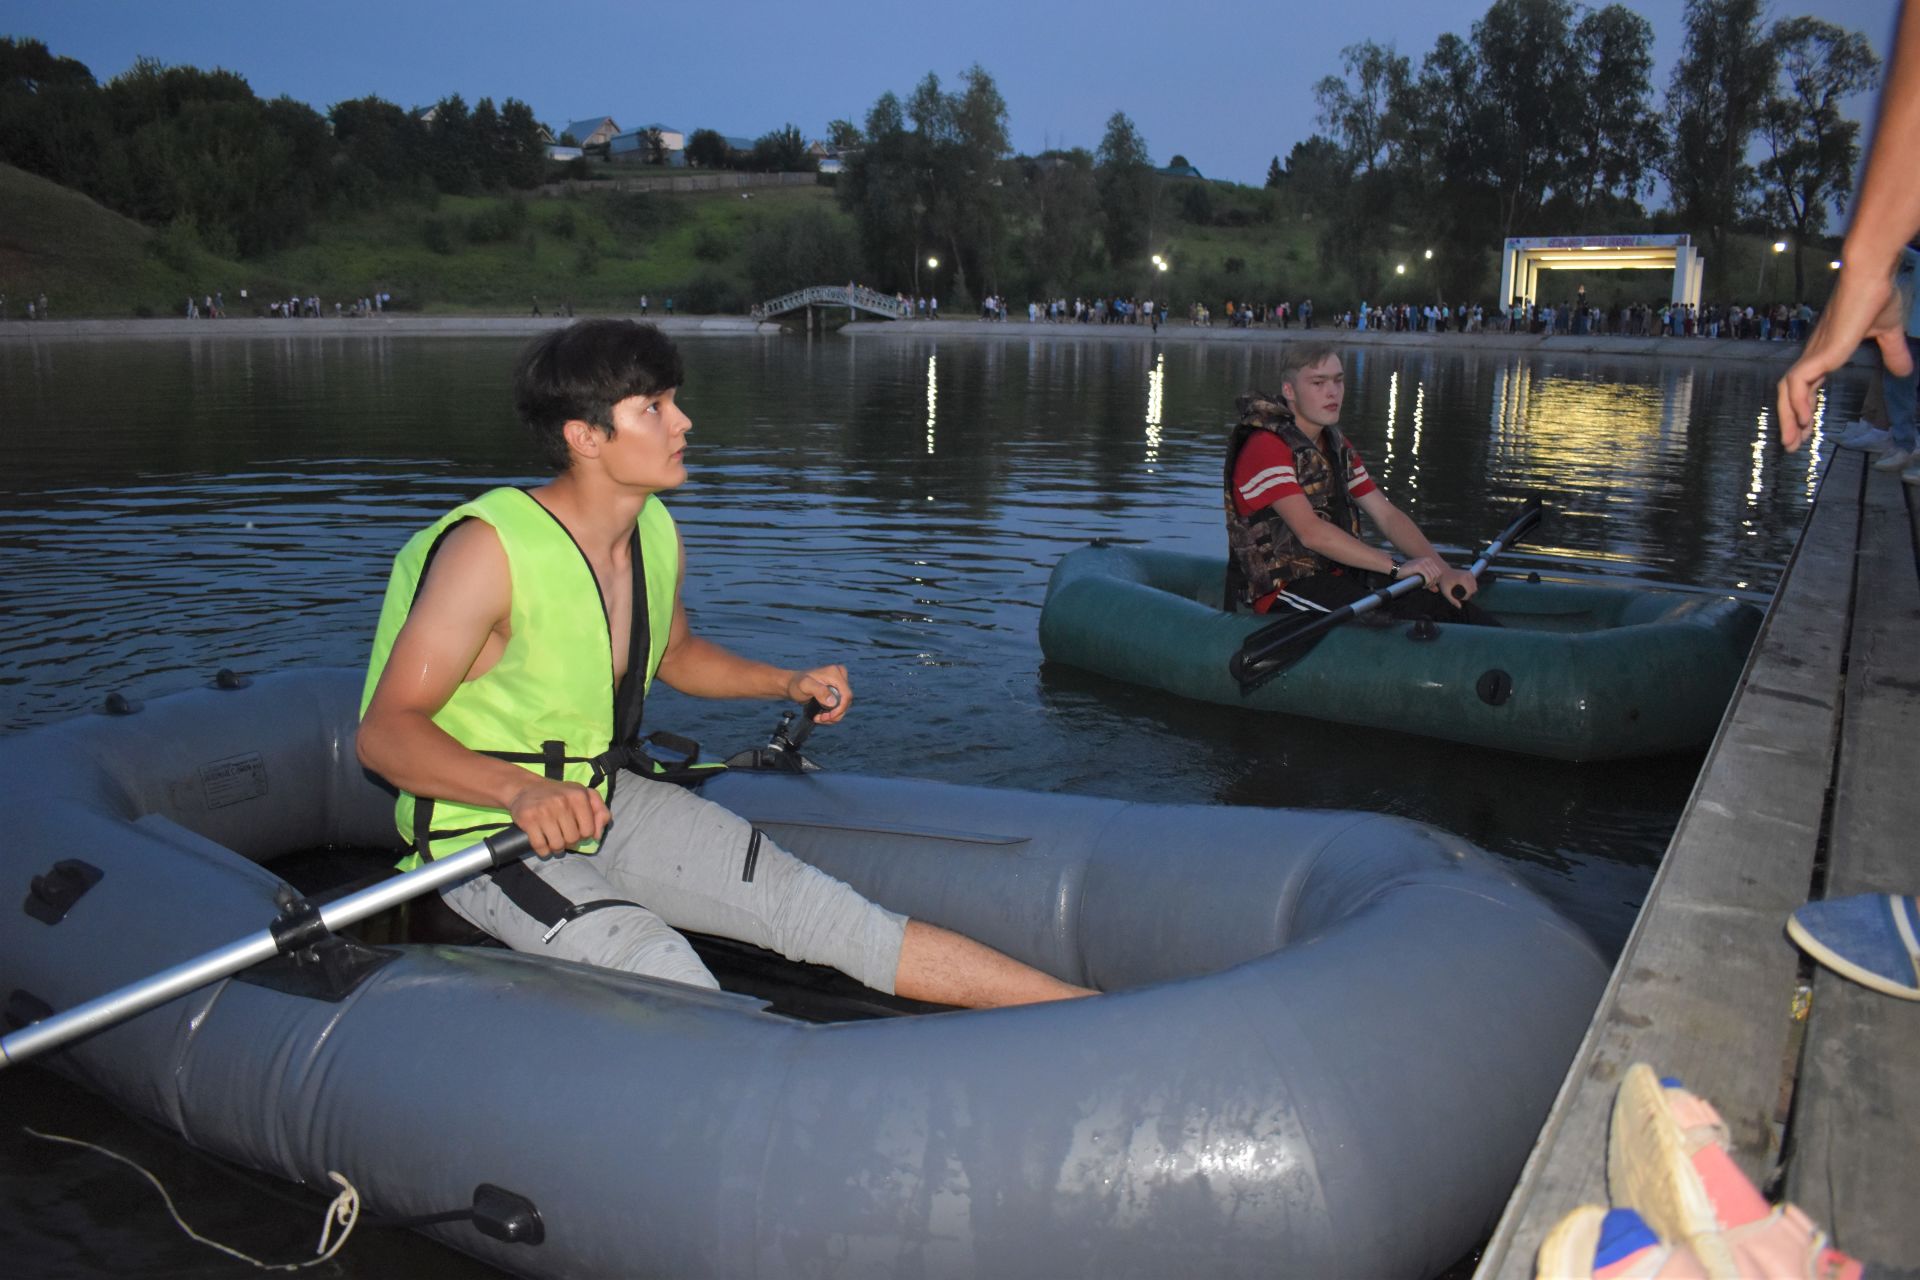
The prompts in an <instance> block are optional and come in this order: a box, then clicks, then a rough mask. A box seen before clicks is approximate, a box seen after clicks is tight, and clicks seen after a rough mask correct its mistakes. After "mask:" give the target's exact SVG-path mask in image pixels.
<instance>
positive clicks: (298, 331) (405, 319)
mask: <svg viewBox="0 0 1920 1280" xmlns="http://www.w3.org/2000/svg"><path fill="white" fill-rule="evenodd" d="M635 318H638V317H635ZM647 319H649V320H651V321H652V322H653V323H655V324H657V325H659V326H660V327H661V328H662V329H665V330H666V331H667V332H669V333H671V334H674V335H676V336H690V335H696V334H762V333H764V334H777V333H779V332H780V327H779V326H778V325H774V324H764V323H762V322H760V321H757V320H752V319H749V318H747V317H746V316H671V317H667V316H658V315H653V316H648V317H647ZM569 323H571V321H570V320H568V319H566V318H565V317H560V316H422V315H407V314H405V313H390V314H385V315H378V316H370V317H367V318H364V319H338V320H336V319H332V318H325V319H317V320H279V319H272V318H269V317H257V316H244V317H237V318H230V319H225V320H188V319H186V318H185V317H183V316H182V317H167V318H165V319H154V320H46V321H32V322H29V321H26V320H8V321H4V322H0V341H7V340H16V341H18V340H22V339H25V340H32V341H46V340H59V339H66V338H113V339H139V338H170V339H180V338H390V337H401V336H407V337H413V336H429V337H455V338H485V337H509V338H516V337H532V336H533V335H535V334H540V333H546V332H547V331H549V330H551V329H557V328H559V327H561V326H562V325H566V324H569Z"/></svg>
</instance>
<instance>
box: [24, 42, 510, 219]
mask: <svg viewBox="0 0 1920 1280" xmlns="http://www.w3.org/2000/svg"><path fill="white" fill-rule="evenodd" d="M0 160H4V161H5V162H6V163H8V164H11V165H14V166H16V167H18V168H21V169H25V170H27V171H29V172H31V173H36V174H39V175H41V176H42V177H46V178H49V179H51V180H53V181H55V182H58V183H60V184H62V185H64V186H68V187H72V188H74V189H76V190H79V191H82V192H85V193H86V194H87V195H89V196H91V197H93V198H94V199H95V200H98V201H99V202H100V203H101V204H103V205H105V206H106V207H107V208H109V209H113V210H115V211H116V212H119V213H123V214H125V215H127V216H128V217H130V218H134V219H136V220H138V221H140V222H144V223H147V224H149V225H151V226H156V227H161V228H166V229H168V230H169V231H171V232H173V233H174V234H175V235H176V236H178V235H181V234H184V233H187V232H191V234H192V235H193V236H194V237H196V238H197V239H198V240H199V242H200V243H201V244H203V245H204V246H206V247H207V248H209V249H211V250H213V251H214V252H216V253H220V254H222V255H223V256H229V257H231V256H234V255H236V254H238V255H249V254H256V253H262V252H266V251H269V250H272V249H277V248H282V247H285V246H287V245H290V244H295V243H299V242H301V241H302V240H303V239H305V238H306V236H307V234H308V232H309V230H310V227H311V224H312V220H313V218H314V217H315V216H316V214H317V213H320V212H322V211H324V210H326V209H328V208H330V207H337V206H341V205H349V204H350V205H355V206H363V207H364V206H367V205H378V204H383V203H386V202H389V201H393V200H401V199H419V198H430V197H431V196H433V195H434V194H436V193H447V194H468V193H476V192H483V191H503V190H510V189H524V188H528V187H533V186H536V185H538V184H539V183H540V182H541V181H542V180H543V179H544V177H545V173H546V163H547V161H546V145H545V142H544V140H543V138H542V136H541V126H540V123H539V121H538V120H536V119H535V118H534V114H533V111H532V109H531V108H529V107H528V106H527V104H526V103H524V102H520V101H518V100H517V99H514V98H508V99H506V100H505V101H503V102H501V103H500V104H499V105H498V106H496V105H495V104H494V102H493V100H492V99H491V98H482V99H480V101H479V102H477V103H475V104H474V105H473V106H472V107H471V108H469V107H468V105H467V104H466V102H465V100H463V99H462V98H461V97H460V96H459V95H458V94H454V95H452V96H450V97H446V98H442V99H441V100H440V101H439V102H438V103H436V104H435V105H434V106H433V108H432V109H431V110H430V111H421V112H414V111H407V110H403V109H402V108H400V107H398V106H396V105H395V104H393V103H391V102H386V101H384V100H382V99H380V98H377V97H365V98H356V99H352V100H350V101H346V102H340V103H336V104H335V105H334V106H333V107H332V108H330V109H329V110H328V112H327V114H326V115H325V116H322V115H321V114H320V113H318V112H316V111H315V110H314V109H313V108H311V107H309V106H307V105H306V104H305V103H301V102H296V101H294V100H293V99H291V98H288V97H279V98H275V99H273V100H272V101H264V100H262V99H261V98H259V97H258V96H257V95H256V94H255V93H254V92H253V90H252V88H251V87H249V86H248V84H247V82H246V80H245V79H244V78H243V77H241V76H239V75H237V74H235V73H233V72H231V71H222V70H214V71H202V70H199V69H197V68H194V67H186V66H178V67H167V66H162V65H160V64H159V63H158V62H156V61H154V60H152V59H150V58H142V59H140V60H139V61H137V62H136V63H134V65H133V66H132V67H131V68H130V69H129V70H127V71H126V72H124V73H122V74H121V75H118V76H115V77H114V78H113V79H111V80H109V81H107V82H106V83H105V84H101V83H99V82H97V81H96V80H95V79H94V76H93V73H92V72H91V71H90V70H88V68H87V67H86V66H85V65H84V64H83V63H80V62H78V61H76V60H75V59H72V58H66V57H58V56H55V55H54V54H53V53H51V52H50V51H49V50H48V49H47V47H46V45H45V44H43V43H41V42H40V41H37V40H13V39H6V38H0Z"/></svg>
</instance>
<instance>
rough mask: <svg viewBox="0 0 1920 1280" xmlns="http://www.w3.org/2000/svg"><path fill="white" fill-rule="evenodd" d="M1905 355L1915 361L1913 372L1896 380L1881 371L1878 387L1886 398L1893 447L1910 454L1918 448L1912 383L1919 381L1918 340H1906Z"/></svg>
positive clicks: (1919, 352) (1919, 434)
mask: <svg viewBox="0 0 1920 1280" xmlns="http://www.w3.org/2000/svg"><path fill="white" fill-rule="evenodd" d="M1907 353H1908V354H1909V355H1911V356H1913V357H1914V359H1915V361H1916V364H1915V367H1914V371H1913V372H1912V373H1910V374H1908V375H1907V376H1906V377H1904V378H1896V377H1894V376H1893V375H1892V374H1890V373H1887V372H1885V371H1884V370H1883V371H1882V372H1881V374H1880V387H1881V390H1883V391H1885V392H1886V396H1887V426H1888V428H1889V429H1890V430H1891V431H1892V432H1893V447H1894V448H1896V449H1905V450H1907V451H1908V452H1912V451H1913V450H1914V449H1915V448H1916V447H1920V429H1917V428H1916V426H1915V422H1914V390H1915V387H1914V383H1915V380H1916V379H1920V340H1917V339H1914V338H1908V339H1907Z"/></svg>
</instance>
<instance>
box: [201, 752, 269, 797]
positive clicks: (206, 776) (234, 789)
mask: <svg viewBox="0 0 1920 1280" xmlns="http://www.w3.org/2000/svg"><path fill="white" fill-rule="evenodd" d="M200 789H201V790H202V791H204V792H205V793H206V796H207V808H209V809H222V808H225V807H226V806H227V805H230V804H239V803H240V802H241V801H242V800H253V799H257V798H258V797H260V796H263V795H265V794H267V762H266V761H265V760H263V759H261V758H260V756H259V755H258V754H257V753H250V754H248V755H244V756H228V757H227V758H226V759H225V760H215V761H214V762H213V763H212V764H203V765H201V766H200Z"/></svg>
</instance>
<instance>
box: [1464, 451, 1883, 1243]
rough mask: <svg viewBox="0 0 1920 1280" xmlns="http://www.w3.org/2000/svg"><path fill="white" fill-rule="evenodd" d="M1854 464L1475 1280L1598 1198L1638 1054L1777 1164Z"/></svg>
mask: <svg viewBox="0 0 1920 1280" xmlns="http://www.w3.org/2000/svg"><path fill="white" fill-rule="evenodd" d="M1863 474H1864V472H1863V467H1862V462H1861V459H1860V457H1859V456H1858V455H1857V454H1842V455H1840V456H1839V457H1837V458H1835V459H1834V460H1833V461H1832V462H1831V463H1829V465H1828V469H1827V472H1826V474H1825V476H1824V477H1823V479H1822V482H1821V483H1822V487H1821V491H1820V498H1819V500H1817V501H1816V502H1815V504H1814V507H1813V510H1812V512H1811V514H1810V516H1809V518H1808V525H1807V529H1806V532H1805V534H1804V535H1803V537H1802V538H1801V541H1800V543H1799V545H1798V546H1797V547H1796V548H1795V551H1794V555H1793V557H1792V559H1791V560H1790V561H1789V562H1788V565H1787V568H1786V570H1785V572H1784V573H1783V575H1782V579H1781V583H1780V586H1779V588H1778V589H1777V591H1776V593H1775V599H1774V602H1773V606H1772V608H1770V609H1769V610H1768V614H1767V620H1766V622H1765V623H1764V624H1763V625H1762V628H1761V631H1760V635H1759V637H1758V639H1757V640H1756V641H1755V645H1754V652H1753V654H1752V656H1751V657H1750V658H1749V661H1748V667H1747V671H1746V673H1745V675H1744V677H1743V679H1742V681H1741V685H1740V688H1739V690H1738V691H1737V692H1736V694H1735V696H1734V699H1733V703H1732V705H1731V706H1730V707H1729V709H1728V713H1727V716H1726V719H1725V720H1724V721H1723V723H1722V725H1721V729H1720V733H1719V736H1718V737H1717V738H1716V739H1715V741H1714V744H1713V746H1712V748H1711V749H1710V750H1709V752H1708V755H1707V760H1706V764H1705V766H1704V768H1703V769H1702V772H1701V775H1700V778H1699V780H1698V781H1697V782H1696V784H1695V787H1694V793H1693V796H1692V797H1691V799H1690V800H1689V802H1688V805H1687V808H1686V810H1685V813H1684V815H1683V816H1682V818H1681V821H1680V823H1679V826H1678V827H1677V829H1676V830H1675V833H1674V838H1673V841H1672V843H1671V844H1670V845H1669V847H1668V851H1667V855H1666V857H1665V859H1664V860H1663V861H1662V863H1661V867H1660V870H1659V871H1658V872H1657V873H1656V875H1655V877H1654V881H1653V885H1652V886H1651V888H1650V889H1649V892H1648V896H1647V901H1646V904H1645V906H1644V907H1643V908H1642V910H1641V913H1640V917H1639V919H1638V921H1637V922H1636V924H1635V926H1634V930H1633V933H1632V934H1631V935H1630V936H1629V937H1628V939H1627V943H1626V946H1625V948H1624V949H1623V950H1622V952H1621V957H1620V961H1619V963H1618V964H1617V965H1616V966H1615V969H1614V973H1613V977H1612V979H1611V981H1610V982H1609V984H1608V987H1607V990H1606V991H1605V992H1604V993H1603V995H1602V996H1601V1000H1600V1005H1599V1008H1598V1010H1597V1011H1596V1013H1595V1017H1594V1022H1593V1025H1592V1026H1591V1027H1590V1029H1589V1030H1588V1033H1587V1037H1586V1039H1585V1041H1584V1042H1583V1043H1582V1044H1581V1046H1580V1049H1579V1051H1578V1052H1577V1053H1576V1055H1575V1058H1574V1062H1573V1065H1572V1067H1571V1069H1570V1070H1569V1072H1568V1074H1567V1077H1566V1079H1565V1081H1564V1082H1563V1084H1562V1086H1561V1091H1560V1096H1559V1097H1558V1099H1557V1100H1556V1101H1555V1104H1554V1108H1553V1111H1552V1113H1551V1114H1550V1115H1549V1117H1548V1119H1547V1123H1546V1126H1545V1127H1544V1128H1543V1130H1542V1132H1541V1136H1540V1139H1539V1141H1538V1142H1537V1143H1536V1145H1535V1149H1534V1151H1533V1154H1532V1156H1531V1157H1530V1158H1529V1160H1528V1162H1527V1165H1526V1168H1525V1169H1524V1171H1523V1172H1522V1174H1521V1178H1520V1182H1519V1185H1518V1186H1517V1187H1516V1189H1515V1192H1514V1195H1513V1197H1512V1199H1511V1200H1510V1201H1509V1203H1508V1206H1507V1210H1506V1212H1505V1214H1504V1215H1503V1216H1502V1218H1501V1221H1500V1224H1499V1225H1498V1227H1497V1228H1496V1229H1495V1232H1494V1236H1493V1238H1492V1240H1491V1241H1490V1242H1489V1244H1488V1246H1487V1249H1486V1251H1485V1252H1484V1253H1483V1255H1482V1259H1481V1264H1480V1268H1479V1270H1478V1271H1477V1272H1476V1276H1477V1277H1480V1278H1483V1280H1496V1278H1498V1280H1522V1278H1524V1277H1530V1276H1532V1274H1533V1266H1534V1255H1535V1252H1536V1251H1537V1249H1538V1248H1539V1245H1540V1242H1541V1241H1542V1240H1543V1239H1544V1238H1545V1236H1546V1233H1547V1232H1548V1231H1549V1230H1550V1229H1551V1228H1552V1226H1553V1224H1554V1223H1555V1222H1557V1221H1558V1220H1559V1219H1560V1218H1561V1217H1562V1216H1563V1215H1564V1214H1566V1213H1567V1212H1569V1211H1570V1210H1572V1209H1574V1208H1576V1207H1578V1206H1579V1205H1582V1204H1592V1203H1604V1202H1605V1201H1606V1199H1607V1190H1606V1135H1607V1122H1608V1116H1609V1113H1610V1110H1611V1107H1612V1102H1613V1095H1614V1090H1615V1087H1616V1085H1617V1083H1618V1081H1619V1079H1620V1076H1621V1075H1622V1074H1623V1073H1624V1071H1625V1069H1626V1068H1627V1066H1629V1065H1630V1064H1632V1063H1634V1062H1638V1061H1646V1062H1651V1063H1654V1064H1656V1066H1657V1067H1658V1069H1659V1070H1660V1071H1661V1072H1662V1073H1663V1074H1677V1075H1680V1076H1682V1077H1684V1078H1686V1079H1687V1080H1688V1081H1689V1083H1690V1084H1692V1085H1693V1086H1694V1087H1696V1088H1698V1089H1699V1090H1700V1091H1702V1092H1703V1093H1705V1094H1706V1095H1707V1096H1709V1097H1711V1098H1713V1099H1714V1100H1715V1101H1716V1102H1717V1103H1718V1104H1719V1105H1720V1107H1721V1110H1722V1111H1723V1113H1724V1114H1725V1115H1726V1117H1727V1120H1728V1123H1729V1126H1730V1127H1731V1129H1732V1131H1733V1138H1734V1157H1735V1159H1736V1160H1738V1161H1739V1162H1740V1164H1741V1165H1742V1167H1744V1168H1745V1169H1746V1170H1747V1171H1748V1172H1749V1173H1750V1174H1752V1175H1753V1176H1755V1177H1756V1178H1757V1179H1764V1178H1765V1177H1766V1176H1767V1175H1768V1174H1769V1173H1770V1172H1771V1170H1772V1167H1773V1165H1774V1162H1775V1160H1776V1159H1777V1157H1778V1154H1779V1141H1780V1126H1779V1120H1780V1119H1781V1117H1780V1114H1779V1112H1780V1096H1781V1082H1782V1077H1783V1076H1784V1075H1785V1074H1786V1073H1787V1071H1788V1058H1789V1053H1790V1046H1791V1045H1792V1043H1793V1040H1794V1033H1795V1026H1794V1023H1793V1021H1792V1000H1793V993H1794V990H1795V988H1796V986H1797V982H1798V959H1797V953H1796V952H1795V951H1794V949H1793V947H1792V946H1791V945H1790V944H1789V943H1788V942H1787V941H1786V938H1785V936H1784V933H1783V931H1782V929H1783V922H1784V921H1785V918H1786V915H1787V913H1788V912H1790V911H1791V910H1792V909H1793V908H1794V907H1796V906H1798V905H1800V903H1801V902H1802V901H1804V900H1805V898H1806V894H1807V889H1808V885H1809V884H1810V882H1811V879H1812V875H1813V867H1814V860H1815V854H1816V851H1817V848H1818V845H1819V840H1820V835H1821V828H1822V822H1823V815H1824V811H1825V807H1826V796H1827V791H1828V788H1829V786H1830V784H1831V782H1832V778H1833V765H1834V753H1835V751H1836V744H1837V728H1838V724H1839V717H1840V708H1841V705H1842V694H1843V690H1842V687H1841V663H1842V657H1843V654H1844V650H1845V646H1846V643H1847V635H1848V628H1849V610H1850V606H1851V603H1852V600H1851V597H1852V591H1853V572H1852V570H1853V560H1854V554H1855V544H1856V540H1857V536H1858V532H1859V526H1860V514H1861V512H1860V503H1859V498H1858V495H1859V492H1860V486H1861V483H1862V477H1863ZM1829 495H1831V498H1832V500H1829Z"/></svg>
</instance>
